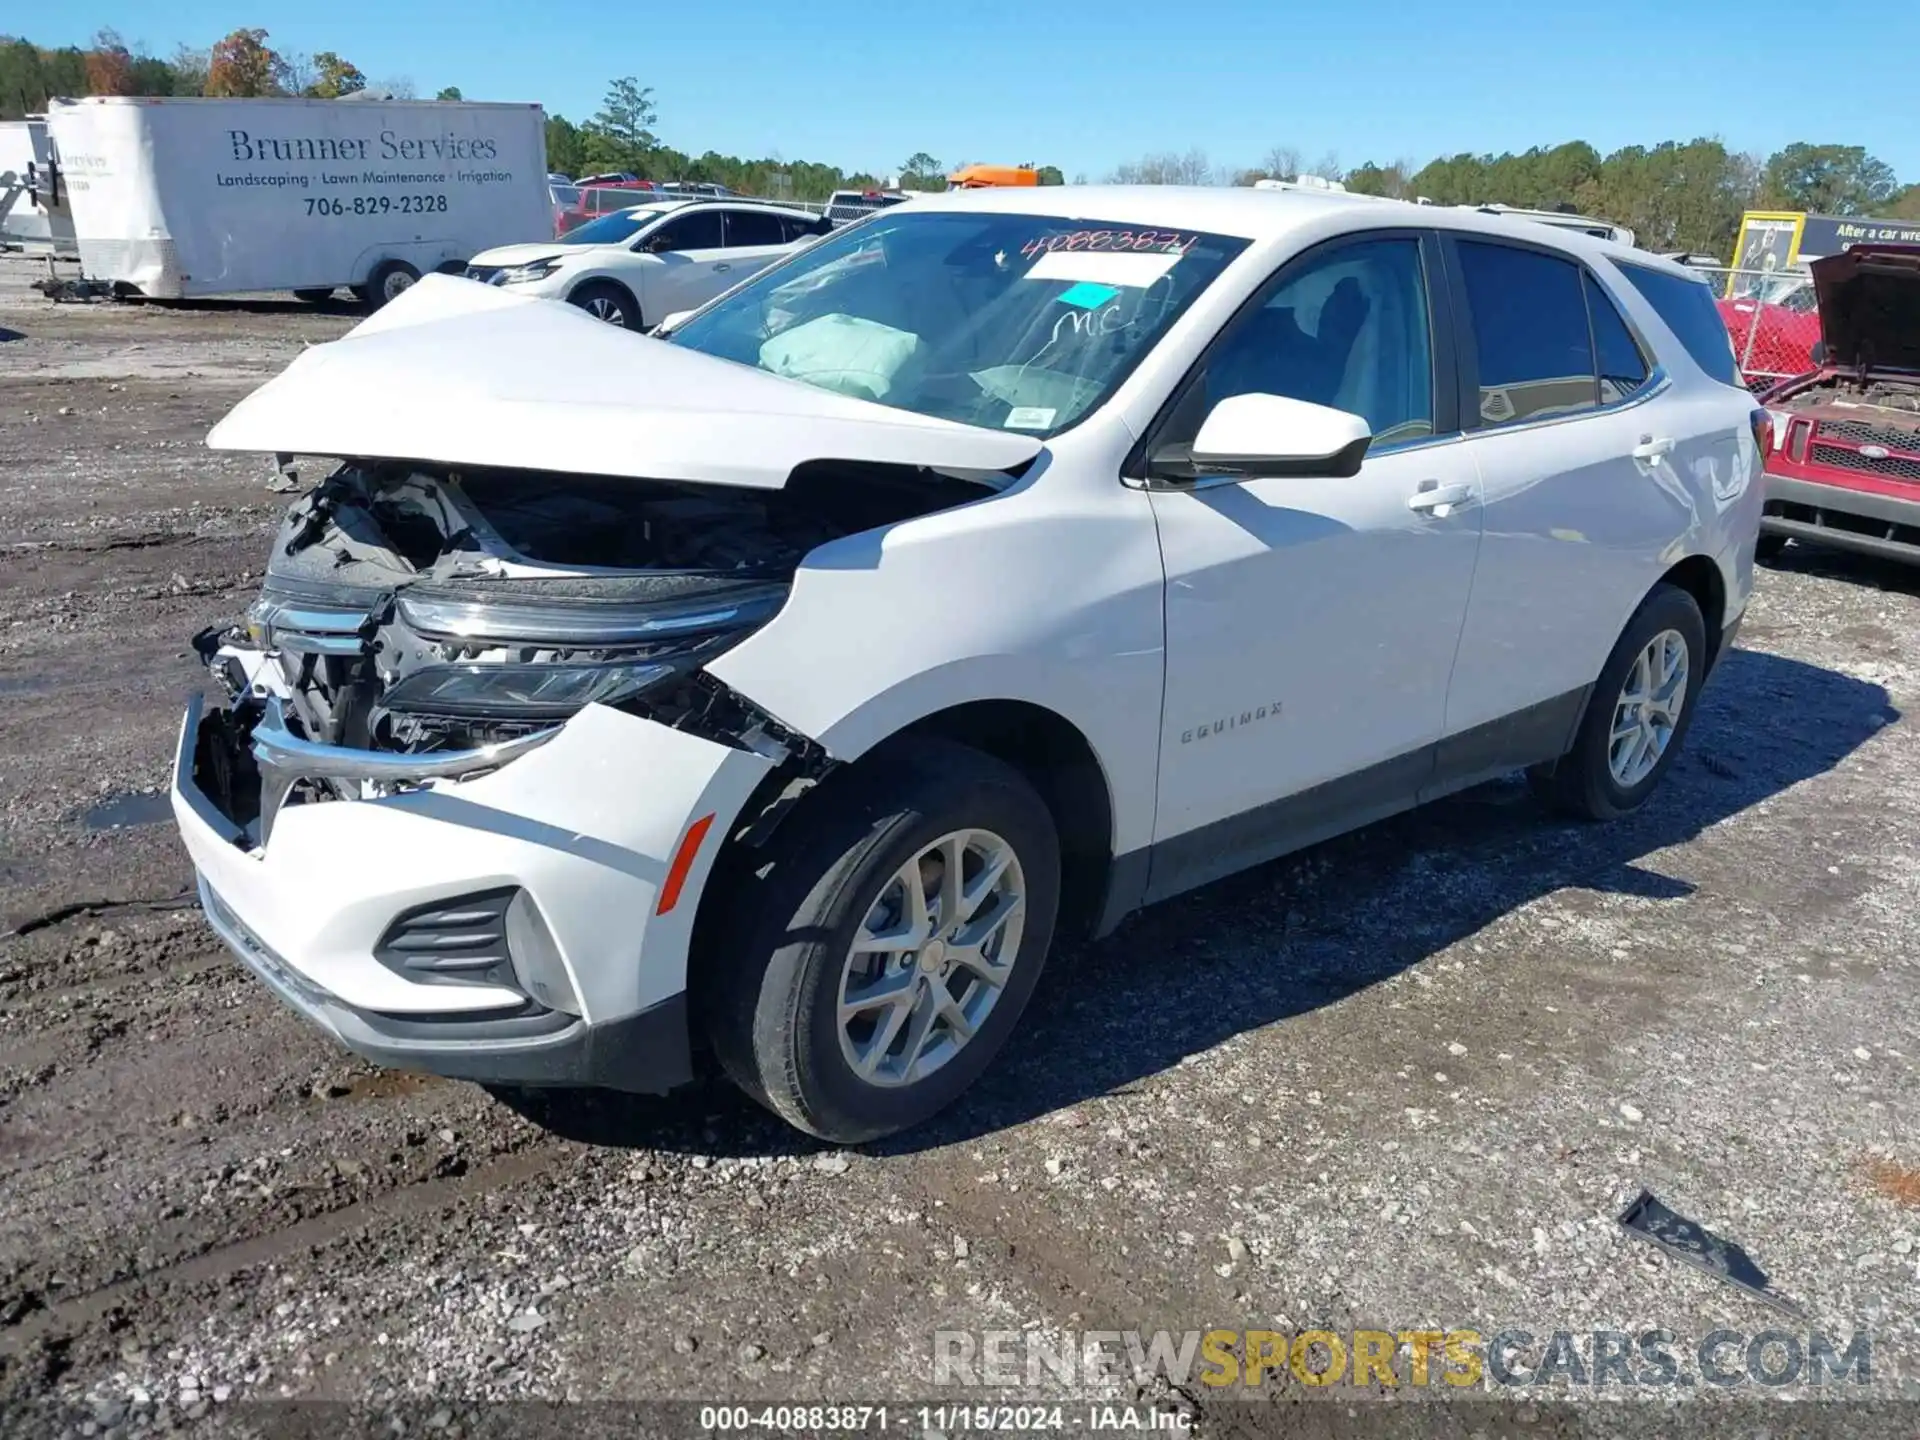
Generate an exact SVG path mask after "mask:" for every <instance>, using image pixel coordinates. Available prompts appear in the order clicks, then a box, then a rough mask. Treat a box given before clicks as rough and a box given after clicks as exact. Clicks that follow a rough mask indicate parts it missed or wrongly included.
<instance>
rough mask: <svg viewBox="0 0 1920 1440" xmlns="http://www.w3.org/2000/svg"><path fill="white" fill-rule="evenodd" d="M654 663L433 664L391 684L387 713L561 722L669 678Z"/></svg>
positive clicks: (668, 669) (666, 668) (667, 668)
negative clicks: (581, 711)
mask: <svg viewBox="0 0 1920 1440" xmlns="http://www.w3.org/2000/svg"><path fill="white" fill-rule="evenodd" d="M678 668H679V667H677V666H674V665H668V664H660V663H657V662H654V663H648V662H642V663H639V664H615V665H568V664H551V665H549V664H540V665H519V664H501V665H435V666H432V667H430V668H429V669H425V670H417V671H415V672H414V673H413V674H411V675H409V676H407V677H406V678H405V679H404V680H400V681H397V682H395V684H394V685H393V687H392V688H391V689H389V690H388V691H387V693H386V695H385V697H384V698H383V699H382V701H381V704H382V705H383V706H384V707H385V708H386V709H388V710H393V711H399V712H402V713H406V714H415V715H447V716H454V717H461V718H468V717H471V718H484V719H489V720H520V719H525V720H542V719H564V718H565V717H566V716H568V715H571V714H573V712H574V711H576V710H578V709H580V708H581V707H582V706H585V705H593V704H596V703H605V702H608V701H613V700H620V699H624V698H625V697H627V696H629V695H632V694H635V693H636V692H638V691H641V690H644V689H646V687H647V686H649V685H652V684H655V683H657V682H659V681H661V680H664V679H666V677H667V676H669V675H672V674H673V673H675V671H676V670H677V669H678Z"/></svg>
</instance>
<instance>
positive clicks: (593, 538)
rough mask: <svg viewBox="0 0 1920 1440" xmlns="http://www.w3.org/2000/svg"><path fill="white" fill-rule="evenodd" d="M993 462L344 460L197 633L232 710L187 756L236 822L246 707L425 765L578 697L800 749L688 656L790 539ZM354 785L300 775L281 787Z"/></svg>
mask: <svg viewBox="0 0 1920 1440" xmlns="http://www.w3.org/2000/svg"><path fill="white" fill-rule="evenodd" d="M1007 478H1008V477H1006V476H1004V475H996V476H988V477H984V478H972V477H963V476H962V475H959V474H949V473H943V472H936V471H930V470H926V469H922V468H918V467H908V466H887V465H866V464H860V463H852V462H844V463H843V462H836V463H831V464H828V463H824V462H822V463H817V464H812V465H804V466H801V467H800V468H799V469H798V470H796V471H795V472H794V473H793V475H792V477H791V479H790V480H789V483H788V484H787V486H786V487H785V488H783V489H779V490H760V489H747V488H725V487H720V486H701V485H682V484H675V483H669V482H657V481H645V480H633V479H624V478H605V477H593V476H582V475H569V474H560V473H549V472H538V473H530V472H525V471H504V470H497V471H478V470H461V471H457V472H456V471H452V470H446V469H439V468H434V467H428V466H420V465H413V464H407V463H401V462H349V463H347V464H345V465H343V466H341V467H340V468H339V469H338V470H336V471H335V472H334V473H333V474H331V475H330V476H328V477H327V478H326V479H325V480H324V481H322V482H321V483H320V484H319V485H318V486H316V487H315V488H314V489H313V490H312V491H311V492H309V493H308V494H306V495H305V496H303V497H302V498H301V499H299V500H298V501H296V502H295V503H294V504H293V505H292V506H291V508H290V509H289V510H288V512H287V514H286V517H285V519H284V521H283V522H282V524H281V526H280V530H279V533H278V534H277V535H276V536H275V538H274V541H273V549H272V552H271V554H270V556H269V558H268V562H267V568H266V578H265V583H264V586H263V588H262V592H261V595H260V598H259V600H258V601H257V602H255V604H254V605H253V606H252V608H251V609H250V610H249V611H248V612H247V615H246V618H245V620H244V622H243V623H241V624H239V625H235V626H230V627H216V628H215V629H212V630H208V631H205V632H203V633H202V634H201V635H199V636H197V637H196V639H195V647H196V649H197V650H198V651H199V652H200V654H201V656H202V658H203V659H204V660H205V661H206V662H207V664H208V666H209V668H210V669H211V670H212V671H213V673H214V675H215V676H216V677H217V678H218V679H219V680H220V682H221V683H222V685H223V687H224V688H225V689H226V691H227V693H228V695H229V696H230V697H231V699H232V700H233V702H234V708H233V710H232V711H231V712H230V713H229V714H228V715H225V716H210V717H208V721H209V723H207V724H205V725H203V730H202V737H201V738H202V749H203V752H204V753H203V754H202V755H200V756H199V757H198V763H197V765H196V770H197V771H198V772H199V773H200V775H201V778H202V783H203V788H205V789H207V790H208V791H209V793H210V794H211V795H213V796H214V798H215V800H216V803H218V804H219V805H220V808H221V809H222V811H223V812H224V813H226V814H227V815H228V816H230V817H231V818H232V819H234V820H235V821H236V822H238V823H240V824H241V825H243V826H244V825H246V824H247V823H249V821H250V820H251V819H252V818H254V817H255V816H257V815H258V813H259V804H260V799H259V788H260V782H259V776H258V775H257V773H255V772H254V766H253V765H252V764H251V763H250V758H249V753H250V750H251V751H257V750H258V749H259V746H257V745H254V744H252V739H251V732H252V730H253V729H254V727H255V726H258V725H263V723H264V727H265V728H262V729H261V731H260V735H261V738H262V739H263V740H267V741H268V743H269V745H270V746H271V745H272V744H273V743H277V741H278V739H279V738H281V737H284V736H288V735H290V736H292V737H294V739H295V741H296V742H309V743H314V744H319V745H324V746H332V747H345V748H347V749H351V750H356V751H365V752H375V753H378V754H380V755H384V756H389V757H391V756H401V755H405V756H419V757H421V759H422V760H423V761H430V760H432V759H434V758H435V757H438V756H447V755H459V754H464V753H466V752H473V751H479V750H485V749H486V748H487V747H498V746H502V745H509V746H511V745H512V744H513V743H514V742H516V741H520V740H524V739H525V738H526V737H529V736H532V735H534V734H536V733H538V732H542V731H550V730H552V728H553V727H555V726H557V725H558V724H560V723H561V722H563V721H564V720H566V719H567V718H568V717H569V716H571V715H572V714H574V713H575V712H577V711H578V710H580V709H581V708H582V707H583V706H585V705H588V704H593V703H602V704H609V705H617V706H621V707H623V708H630V709H633V710H635V711H637V712H638V713H642V714H645V715H647V716H648V717H649V718H651V719H654V720H656V721H659V722H661V723H664V724H669V725H673V726H676V727H680V728H686V729H691V730H695V731H696V732H698V733H701V734H703V735H706V736H708V737H709V738H713V739H717V740H722V741H724V742H725V743H728V744H732V745H736V746H742V747H745V748H750V749H755V750H758V751H760V752H761V753H763V754H767V755H769V756H771V757H773V758H776V759H783V760H784V759H787V758H789V757H791V756H793V755H795V754H798V753H802V752H805V751H807V750H808V749H811V748H816V747H812V746H811V742H808V741H806V740H805V739H804V738H802V737H798V736H794V735H791V734H789V733H787V732H785V731H784V730H783V729H782V727H780V726H779V725H778V723H777V722H776V721H774V720H773V719H772V718H771V717H769V716H766V715H764V714H762V713H760V712H759V711H758V710H757V709H756V708H755V707H754V706H752V705H751V704H750V703H748V702H746V701H745V700H743V699H741V698H740V697H739V696H737V695H735V694H733V693H732V692H731V691H730V690H728V689H727V687H725V686H724V685H722V684H720V682H718V681H717V680H715V679H713V678H712V677H711V676H709V675H707V674H705V673H704V671H703V669H702V667H703V666H704V665H705V663H706V662H707V661H708V660H710V659H712V658H713V657H715V656H716V655H718V654H719V653H720V652H721V651H723V650H726V649H728V648H729V647H731V646H732V645H734V644H737V643H738V642H739V641H740V640H742V639H744V638H745V637H746V636H747V635H748V634H751V633H752V632H753V631H754V630H755V629H757V628H758V627H759V626H761V625H763V624H764V623H766V622H767V621H768V620H770V619H771V618H772V617H773V616H774V615H775V614H776V613H777V612H778V611H779V610H780V608H781V606H782V605H783V604H785V602H786V598H787V594H788V590H789V587H790V584H791V580H792V576H793V573H794V570H795V569H796V568H797V567H798V565H799V564H800V561H801V560H802V558H803V557H804V556H805V555H806V554H807V553H808V552H809V551H811V550H813V549H815V548H816V547H818V546H820V545H822V544H824V543H826V542H828V541H830V540H833V539H835V538H838V537H840V536H843V535H849V534H854V533H858V532H860V531H864V530H870V529H874V528H876V527H879V526H883V525H887V524H891V523H896V522H898V521H901V520H905V519H909V518H912V517H914V516H916V515H923V514H929V513H932V512H934V511H936V510H941V509H946V508H949V507H952V506H955V505H960V504H964V503H966V502H968V501H972V500H979V499H983V498H985V497H986V496H988V495H990V494H992V493H993V491H994V489H995V488H997V485H996V484H995V483H994V482H998V484H1000V485H1003V484H1005V483H1006V481H1007ZM372 758H373V755H372V754H370V755H369V759H370V760H371V759H372ZM342 768H345V767H342ZM435 773H440V772H439V771H436V772H435ZM368 783H369V782H365V781H352V780H335V779H327V778H324V777H321V778H317V779H316V778H307V779H303V780H302V781H301V793H299V794H296V795H293V796H291V797H290V798H293V799H296V800H300V799H319V798H354V797H356V796H359V795H363V794H366V793H369V791H368V789H367V785H368ZM316 792H330V793H316ZM275 798H276V799H277V798H278V797H275Z"/></svg>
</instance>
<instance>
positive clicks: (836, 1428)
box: [699, 1401, 1193, 1435]
mask: <svg viewBox="0 0 1920 1440" xmlns="http://www.w3.org/2000/svg"><path fill="white" fill-rule="evenodd" d="M699 1421H700V1433H702V1434H706V1435H754V1434H762V1435H766V1434H772V1435H832V1434H841V1435H861V1434H870V1435H883V1434H888V1433H891V1432H895V1431H898V1432H901V1433H908V1434H914V1435H924V1434H927V1433H928V1432H929V1431H933V1432H938V1433H940V1434H943V1435H953V1434H957V1433H972V1434H990V1433H1005V1434H1013V1433H1022V1432H1042V1433H1045V1432H1062V1431H1081V1432H1086V1433H1090V1434H1099V1433H1108V1432H1119V1433H1128V1432H1131V1433H1136V1434H1139V1433H1146V1434H1162V1435H1167V1434H1182V1435H1183V1434H1187V1433H1189V1432H1190V1431H1191V1430H1192V1428H1193V1416H1192V1415H1191V1414H1189V1413H1188V1412H1187V1411H1185V1410H1179V1409H1174V1408H1172V1407H1170V1406H1158V1405H1125V1404H1118V1403H1113V1404H1108V1403H1087V1402H1084V1401H1083V1402H1079V1403H1076V1404H1072V1405H964V1404H951V1405H702V1406H701V1407H700V1415H699Z"/></svg>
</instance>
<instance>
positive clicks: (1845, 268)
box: [1736, 245, 1920, 564]
mask: <svg viewBox="0 0 1920 1440" xmlns="http://www.w3.org/2000/svg"><path fill="white" fill-rule="evenodd" d="M1812 283H1813V289H1814V292H1815V294H1816V295H1817V297H1818V301H1819V314H1818V317H1817V318H1818V321H1819V324H1820V326H1821V328H1822V330H1823V331H1824V332H1825V339H1824V340H1822V341H1821V342H1820V345H1819V348H1818V350H1816V352H1815V357H1814V358H1815V359H1816V360H1817V366H1816V368H1814V369H1813V370H1812V372H1811V373H1810V374H1805V375H1802V376H1800V377H1798V378H1797V379H1793V380H1788V381H1785V382H1783V383H1782V384H1779V385H1776V386H1775V387H1774V388H1773V389H1771V390H1769V391H1768V392H1767V393H1766V395H1765V398H1764V401H1763V403H1764V404H1765V405H1766V407H1767V409H1768V410H1769V411H1770V412H1771V413H1772V416H1773V441H1772V447H1771V449H1770V450H1769V451H1768V453H1767V456H1766V470H1767V495H1766V508H1765V510H1764V511H1763V512H1762V514H1761V519H1760V547H1759V554H1760V556H1761V557H1762V558H1768V557H1770V556H1772V555H1776V554H1778V553H1779V552H1780V550H1781V548H1782V547H1784V546H1785V545H1786V544H1787V542H1788V541H1789V540H1791V541H1794V542H1795V543H1809V544H1818V545H1829V546H1835V547H1837V548H1840V549H1843V550H1855V551H1861V552H1864V553H1866V554H1870V555H1880V556H1885V557H1887V558H1890V559H1895V560H1902V561H1906V562H1908V563H1910V564H1912V563H1920V246H1913V245H1856V246H1855V247H1854V248H1853V249H1851V250H1847V251H1844V252H1842V253H1841V254H1838V255H1830V256H1827V257H1826V258H1825V259H1822V260H1816V261H1814V262H1813V282H1812ZM1736 353H1738V351H1737V348H1736Z"/></svg>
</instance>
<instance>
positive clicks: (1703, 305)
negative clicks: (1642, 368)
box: [1615, 262, 1740, 386]
mask: <svg viewBox="0 0 1920 1440" xmlns="http://www.w3.org/2000/svg"><path fill="white" fill-rule="evenodd" d="M1615 263H1616V264H1619V262H1615ZM1619 269H1620V273H1621V274H1622V275H1624V276H1626V277H1627V283H1628V284H1630V285H1632V286H1633V288H1634V289H1636V290H1638V291H1639V292H1640V294H1641V297H1642V298H1643V299H1645V300H1646V302H1647V303H1648V304H1649V305H1651V306H1653V308H1654V312H1655V313H1656V314H1657V315H1659V317H1660V318H1661V319H1662V320H1664V321H1666V324H1667V328H1668V329H1669V330H1671V331H1673V333H1674V335H1675V337H1676V338H1677V339H1678V340H1679V341H1680V343H1681V344H1682V345H1684V346H1685V347H1686V350H1687V354H1689V355H1691V356H1692V357H1693V363H1694V364H1696V365H1698V366H1699V367H1700V368H1701V369H1702V370H1704V371H1706V372H1707V374H1709V375H1711V376H1712V377H1713V378H1714V379H1716V380H1718V381H1719V382H1720V383H1721V384H1723V385H1734V386H1737V385H1739V384H1740V367H1739V366H1738V365H1737V364H1736V363H1735V362H1734V358H1733V340H1732V338H1731V337H1729V336H1728V334H1727V327H1726V324H1725V322H1723V321H1722V320H1721V319H1720V311H1719V308H1718V307H1717V306H1715V305H1714V303H1713V291H1711V290H1710V289H1708V288H1707V286H1706V285H1705V283H1703V282H1702V281H1699V280H1688V279H1685V278H1684V277H1682V276H1679V275H1669V274H1667V273H1666V272H1665V271H1663V270H1650V269H1648V268H1647V267H1646V266H1644V265H1628V264H1619Z"/></svg>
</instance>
